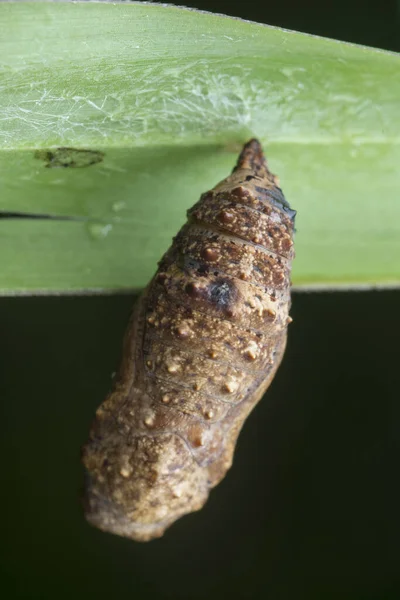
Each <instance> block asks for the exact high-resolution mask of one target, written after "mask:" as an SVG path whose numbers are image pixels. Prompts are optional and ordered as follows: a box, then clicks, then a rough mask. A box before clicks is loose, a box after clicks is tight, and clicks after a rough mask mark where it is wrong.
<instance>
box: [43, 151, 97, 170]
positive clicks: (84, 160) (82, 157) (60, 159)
mask: <svg viewBox="0 0 400 600" xmlns="http://www.w3.org/2000/svg"><path fill="white" fill-rule="evenodd" d="M34 156H35V158H37V159H39V160H42V161H43V162H45V163H46V164H45V166H46V168H48V169H53V168H57V167H63V168H74V169H76V168H81V167H90V166H91V165H95V164H96V163H99V162H101V161H102V160H103V159H104V152H100V151H99V150H84V149H81V148H54V149H50V150H36V152H35V154H34Z"/></svg>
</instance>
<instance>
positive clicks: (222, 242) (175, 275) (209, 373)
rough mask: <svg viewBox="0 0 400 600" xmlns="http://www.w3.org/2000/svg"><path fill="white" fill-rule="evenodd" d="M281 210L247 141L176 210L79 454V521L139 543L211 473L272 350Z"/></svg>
mask: <svg viewBox="0 0 400 600" xmlns="http://www.w3.org/2000/svg"><path fill="white" fill-rule="evenodd" d="M294 216H295V211H293V210H291V209H290V207H289V205H288V203H287V201H286V200H285V198H284V196H283V194H282V191H281V190H280V188H279V187H278V186H277V178H276V177H275V176H274V175H272V174H271V173H270V171H269V170H268V167H267V164H266V161H265V158H264V156H263V153H262V149H261V146H260V144H259V142H258V141H257V140H255V139H253V140H251V141H250V142H248V143H247V144H246V145H245V146H244V148H243V150H242V152H241V154H240V156H239V160H238V163H237V165H236V167H235V168H234V170H233V172H232V174H231V175H230V176H229V177H227V178H226V179H224V180H223V181H222V182H220V183H219V184H218V185H217V186H216V187H215V188H213V189H212V190H211V191H209V192H207V193H205V194H203V195H202V196H201V198H200V200H199V201H198V202H197V204H195V205H194V206H193V208H191V209H190V210H189V211H188V221H187V223H186V224H185V225H184V226H183V227H182V229H181V230H180V232H179V233H178V235H177V236H176V237H175V238H174V241H173V244H172V246H171V248H170V249H169V250H168V251H167V253H166V254H165V255H164V257H163V258H162V260H161V261H160V263H159V268H158V271H157V273H156V274H155V276H154V277H153V279H152V280H151V282H150V283H149V285H148V286H147V288H146V290H145V291H144V293H143V295H142V297H141V298H140V300H139V302H138V304H137V306H136V308H135V310H134V312H133V315H132V317H131V320H130V322H129V325H128V329H127V332H126V336H125V342H124V349H123V356H122V364H121V367H120V370H119V374H118V376H117V379H116V383H115V386H114V389H113V390H112V392H111V393H110V394H109V395H108V397H107V398H106V400H105V401H104V402H103V404H102V405H101V406H100V407H99V409H98V410H97V413H96V419H95V421H94V423H93V426H92V429H91V432H90V439H89V441H88V443H87V444H86V446H85V447H84V449H83V463H84V465H85V467H86V469H87V489H86V498H85V509H86V517H87V519H88V520H89V521H90V523H92V524H93V525H96V526H97V527H99V528H100V529H103V530H104V531H109V532H111V533H115V534H118V535H122V536H126V537H130V538H132V539H134V540H139V541H147V540H151V539H152V538H156V537H159V536H161V535H162V534H163V533H164V531H165V529H166V528H167V527H169V525H171V524H172V523H173V522H174V521H176V519H178V518H179V517H181V516H182V515H184V514H186V513H190V512H192V511H195V510H199V509H200V508H201V507H202V506H203V505H204V503H205V502H206V500H207V498H208V494H209V491H210V489H211V488H212V487H214V486H215V485H216V484H217V483H218V482H219V481H221V479H222V478H223V477H224V476H225V474H226V472H227V470H228V469H229V467H230V466H231V464H232V456H233V452H234V448H235V444H236V440H237V437H238V434H239V431H240V429H241V427H242V425H243V423H244V421H245V419H246V417H247V415H248V414H249V412H250V411H251V410H252V408H253V407H254V406H255V404H256V403H257V402H258V401H259V400H260V398H261V397H262V395H263V394H264V392H265V390H266V389H267V387H268V386H269V384H270V383H271V381H272V379H273V377H274V374H275V372H276V370H277V368H278V366H279V363H280V362H281V359H282V356H283V353H284V349H285V345H286V333H287V325H288V323H289V322H290V321H291V319H290V317H289V307H290V270H291V262H292V259H293V256H294V251H293V229H294Z"/></svg>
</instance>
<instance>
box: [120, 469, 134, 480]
mask: <svg viewBox="0 0 400 600" xmlns="http://www.w3.org/2000/svg"><path fill="white" fill-rule="evenodd" d="M119 474H120V475H121V476H122V477H125V478H126V479H127V478H128V477H130V476H131V474H132V469H131V467H129V466H128V467H122V469H121V470H120V472H119Z"/></svg>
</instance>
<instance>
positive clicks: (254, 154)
mask: <svg viewBox="0 0 400 600" xmlns="http://www.w3.org/2000/svg"><path fill="white" fill-rule="evenodd" d="M238 169H250V170H251V171H256V172H259V171H261V170H268V168H267V162H266V160H265V156H264V152H263V149H262V146H261V144H260V142H259V141H258V140H257V138H252V139H251V140H249V141H248V142H247V143H246V144H245V145H244V146H243V149H242V151H241V153H240V155H239V158H238V161H237V163H236V166H235V168H234V169H233V171H237V170H238Z"/></svg>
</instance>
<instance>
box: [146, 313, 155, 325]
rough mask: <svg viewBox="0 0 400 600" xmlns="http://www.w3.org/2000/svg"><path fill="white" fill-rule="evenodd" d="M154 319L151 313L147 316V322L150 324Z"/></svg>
mask: <svg viewBox="0 0 400 600" xmlns="http://www.w3.org/2000/svg"><path fill="white" fill-rule="evenodd" d="M154 321H155V318H154V316H153V315H151V316H150V317H147V322H148V323H149V324H150V325H153V324H154Z"/></svg>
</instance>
